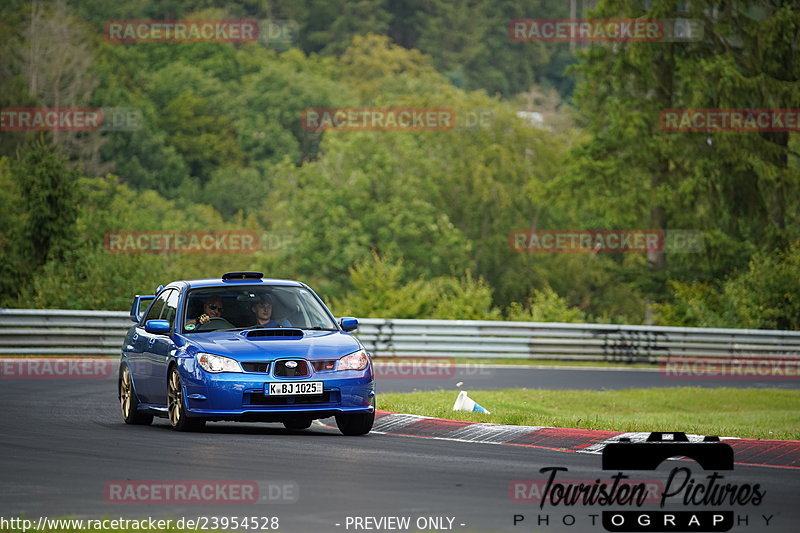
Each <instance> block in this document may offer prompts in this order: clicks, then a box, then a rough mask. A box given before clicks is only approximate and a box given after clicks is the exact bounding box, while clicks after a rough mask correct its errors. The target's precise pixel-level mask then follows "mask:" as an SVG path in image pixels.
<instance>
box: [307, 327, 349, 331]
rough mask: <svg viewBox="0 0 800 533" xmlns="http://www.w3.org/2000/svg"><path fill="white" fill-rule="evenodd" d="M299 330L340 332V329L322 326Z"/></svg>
mask: <svg viewBox="0 0 800 533" xmlns="http://www.w3.org/2000/svg"><path fill="white" fill-rule="evenodd" d="M297 329H310V330H313V331H339V330H338V329H333V328H323V327H322V326H312V327H310V328H297Z"/></svg>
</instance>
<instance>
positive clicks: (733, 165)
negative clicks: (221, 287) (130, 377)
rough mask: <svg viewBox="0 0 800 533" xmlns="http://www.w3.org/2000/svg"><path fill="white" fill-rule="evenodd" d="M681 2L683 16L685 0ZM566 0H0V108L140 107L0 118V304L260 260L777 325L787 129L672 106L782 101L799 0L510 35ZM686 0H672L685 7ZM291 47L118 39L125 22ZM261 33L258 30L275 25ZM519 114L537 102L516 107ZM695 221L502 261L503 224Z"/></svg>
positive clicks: (341, 300) (649, 317)
mask: <svg viewBox="0 0 800 533" xmlns="http://www.w3.org/2000/svg"><path fill="white" fill-rule="evenodd" d="M686 4H689V7H688V8H687V7H686ZM566 6H567V3H565V2H563V1H560V0H525V1H520V0H497V1H492V2H490V1H488V0H467V1H453V0H435V1H425V2H423V1H421V0H413V1H409V2H402V3H399V2H387V1H385V0H360V1H358V2H345V1H344V0H298V1H293V2H262V1H256V0H239V1H237V2H231V1H224V2H223V1H216V0H191V1H177V0H175V1H171V0H167V1H160V2H154V1H142V2H130V3H112V2H106V1H104V0H83V1H81V2H64V1H57V2H38V1H35V2H28V1H22V0H9V1H8V2H6V3H4V5H3V6H2V7H0V13H2V14H3V17H2V20H1V21H0V43H2V44H0V58H2V61H0V73H2V74H0V107H1V108H19V107H48V108H52V107H63V108H65V107H85V108H124V109H135V110H136V112H137V115H138V116H139V117H140V123H138V124H137V127H136V128H132V129H129V130H126V131H78V132H76V131H56V132H53V131H51V132H9V131H0V189H2V191H3V194H2V196H0V202H1V203H2V205H1V206H0V207H2V208H1V209H0V273H2V276H0V305H1V306H5V307H44V308H71V309H126V308H127V307H128V305H129V304H130V300H131V297H132V295H133V294H144V293H150V292H152V290H153V289H154V288H155V287H156V286H157V285H159V284H163V283H166V282H169V281H172V280H175V279H192V278H202V277H217V276H219V275H220V274H221V273H223V272H226V271H231V270H258V271H263V272H265V273H266V274H267V275H268V276H270V277H275V278H289V279H299V280H303V281H305V282H307V283H309V285H311V286H312V287H313V288H315V289H316V290H317V291H318V292H319V293H320V295H321V296H322V297H323V298H324V299H325V300H326V301H327V302H329V303H330V304H331V307H332V308H333V311H334V312H335V313H337V314H338V315H355V316H361V317H367V316H369V317H393V318H452V319H486V320H528V321H563V322H607V323H611V322H617V323H622V322H625V323H659V324H663V325H687V326H716V327H748V328H780V329H797V328H798V327H800V209H798V207H799V206H798V204H800V190H798V189H800V141H799V139H800V136H798V133H797V132H796V131H795V132H783V133H781V132H778V133H775V132H769V133H767V132H762V133H758V132H716V133H691V132H684V133H674V132H666V131H664V130H663V129H662V128H661V127H660V116H661V111H662V110H664V109H675V108H793V107H797V102H800V61H798V60H797V58H798V57H800V50H798V48H799V47H800V42H798V39H797V35H798V34H800V11H799V10H798V8H797V6H796V5H794V3H792V2H788V1H786V2H779V1H770V2H766V1H762V2H750V1H745V0H735V1H733V2H726V3H724V4H719V3H718V2H713V1H711V0H706V1H698V2H691V3H686V2H677V1H674V0H654V1H651V2H634V1H630V0H603V1H601V2H599V3H598V5H597V7H596V9H595V10H594V11H592V12H588V13H584V14H583V16H584V17H588V16H595V17H602V18H611V17H629V18H630V17H648V18H661V19H674V18H677V17H687V18H691V19H694V20H698V21H701V23H702V28H703V38H702V39H698V40H693V41H689V42H657V43H653V42H626V43H593V44H588V45H581V46H577V47H574V46H570V45H569V44H568V43H541V42H538V43H524V42H514V41H512V40H511V39H510V38H509V36H508V32H507V28H508V23H509V21H510V20H512V19H516V18H535V17H540V18H566V17H568V16H569V12H568V7H566ZM687 9H688V12H687ZM237 18H238V19H241V18H246V19H256V20H260V21H273V22H274V23H275V24H276V25H278V24H282V25H283V27H285V28H289V30H287V32H288V33H287V35H290V37H291V38H290V39H277V40H276V41H274V42H273V41H270V40H269V39H260V40H259V42H255V43H227V44H226V43H213V44H209V43H163V44H153V43H148V44H141V43H139V44H119V43H113V42H109V40H107V39H105V38H104V33H103V32H104V24H105V22H106V21H108V20H119V19H157V20H161V19H163V20H181V19H195V20H205V19H237ZM276 27H277V26H276ZM325 107H391V108H400V107H403V108H412V107H414V108H449V109H452V110H454V111H455V114H456V117H457V127H455V128H454V129H452V130H446V131H358V132H350V131H324V132H319V131H309V130H306V129H304V128H303V127H302V126H301V122H300V120H299V117H300V116H301V114H302V112H303V110H304V109H307V108H325ZM520 111H527V112H532V111H536V112H539V113H541V116H542V117H543V118H544V122H543V123H535V124H534V123H532V122H530V120H526V119H525V117H524V116H521V115H520V113H519V112H520ZM536 228H551V229H570V228H581V229H583V228H586V229H614V228H617V229H619V228H639V229H657V230H663V231H666V232H669V231H672V230H685V231H691V232H694V233H695V234H698V235H700V236H701V237H702V247H701V248H700V249H693V250H680V249H678V250H672V251H668V252H666V253H662V254H656V255H655V256H653V255H652V254H651V255H647V254H643V253H626V254H613V253H598V254H594V253H561V254H545V253H518V252H515V251H513V250H512V249H511V247H510V246H509V233H510V232H512V231H513V230H518V229H536ZM147 230H165V231H166V230H170V231H199V230H210V231H225V230H248V231H255V232H256V233H257V234H258V235H259V238H260V243H261V246H260V248H259V250H258V251H256V252H255V253H252V254H239V255H225V254H115V253H109V251H108V249H107V247H106V246H105V244H104V237H105V235H106V234H107V233H108V232H114V231H147Z"/></svg>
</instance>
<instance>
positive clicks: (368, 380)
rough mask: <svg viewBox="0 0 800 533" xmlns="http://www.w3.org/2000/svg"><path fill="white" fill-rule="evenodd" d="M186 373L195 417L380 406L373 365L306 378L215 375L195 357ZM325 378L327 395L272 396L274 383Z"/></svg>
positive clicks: (264, 416) (272, 416)
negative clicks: (269, 391)
mask: <svg viewBox="0 0 800 533" xmlns="http://www.w3.org/2000/svg"><path fill="white" fill-rule="evenodd" d="M184 361H185V362H186V363H187V364H185V365H179V366H181V378H182V381H183V385H184V395H185V398H186V411H187V414H188V415H189V416H196V417H202V418H208V419H217V420H224V419H231V420H237V419H252V420H276V421H277V420H281V419H285V418H288V417H291V416H293V415H294V416H304V417H310V418H327V417H329V416H333V415H336V414H343V413H370V412H373V411H374V397H375V384H374V381H373V377H372V369H371V366H370V367H367V369H365V370H360V371H357V370H345V371H337V372H318V373H313V374H312V375H310V376H308V377H304V378H302V379H301V378H279V377H275V376H273V375H271V374H266V373H249V372H243V373H239V372H222V373H219V374H212V373H209V372H206V371H205V370H202V369H201V368H199V366H198V365H196V364H194V362H193V361H192V360H191V359H189V360H184ZM292 381H294V382H296V381H321V382H322V383H323V394H322V395H321V396H320V395H314V396H304V395H298V396H270V395H268V394H265V393H264V390H265V386H266V385H267V384H269V383H287V382H292Z"/></svg>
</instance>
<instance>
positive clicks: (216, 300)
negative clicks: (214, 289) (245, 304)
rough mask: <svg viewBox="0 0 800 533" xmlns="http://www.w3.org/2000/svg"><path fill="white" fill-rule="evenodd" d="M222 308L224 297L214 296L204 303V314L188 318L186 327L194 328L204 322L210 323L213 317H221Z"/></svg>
mask: <svg viewBox="0 0 800 533" xmlns="http://www.w3.org/2000/svg"><path fill="white" fill-rule="evenodd" d="M222 310H223V307H222V298H220V297H219V296H212V297H211V298H209V299H208V300H206V302H205V303H204V304H203V314H202V315H200V316H199V317H197V318H193V319H191V320H187V321H186V324H185V327H186V329H189V330H192V329H194V328H196V327H197V326H202V325H203V324H206V323H208V321H209V320H211V319H212V318H218V317H221V316H222Z"/></svg>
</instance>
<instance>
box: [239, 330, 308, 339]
mask: <svg viewBox="0 0 800 533" xmlns="http://www.w3.org/2000/svg"><path fill="white" fill-rule="evenodd" d="M243 333H244V336H245V337H247V338H248V339H302V338H303V330H302V329H297V328H264V329H251V330H248V331H245V332H243Z"/></svg>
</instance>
